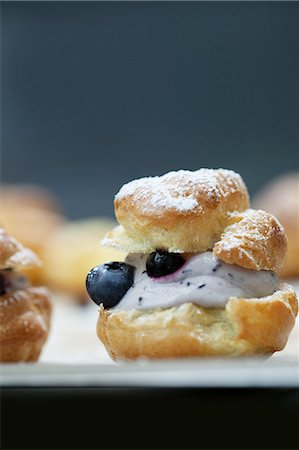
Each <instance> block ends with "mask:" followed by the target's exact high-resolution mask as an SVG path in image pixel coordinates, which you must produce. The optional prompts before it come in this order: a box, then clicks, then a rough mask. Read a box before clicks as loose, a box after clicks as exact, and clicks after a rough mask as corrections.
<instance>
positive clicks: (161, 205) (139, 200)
mask: <svg viewBox="0 0 299 450" xmlns="http://www.w3.org/2000/svg"><path fill="white" fill-rule="evenodd" d="M114 206H115V215H116V218H117V220H118V222H119V223H120V224H121V225H122V228H117V229H116V230H115V231H114V232H112V233H109V234H108V235H107V237H106V239H105V240H104V245H112V246H115V247H118V248H123V249H124V250H128V251H130V252H141V253H150V252H152V251H154V250H155V249H157V248H161V249H167V250H169V251H171V252H181V253H183V252H185V253H186V252H191V253H195V252H201V251H205V250H208V249H210V248H212V247H213V245H214V243H215V242H217V241H218V240H219V239H220V236H221V233H222V232H223V229H224V228H225V227H226V226H227V224H228V221H229V213H231V212H233V211H243V210H245V209H247V208H248V206H249V199H248V193H247V189H246V186H245V184H244V182H243V180H242V178H241V177H240V175H238V174H236V173H235V172H233V171H231V170H225V169H217V170H213V169H199V170H197V171H194V172H191V171H187V170H180V171H178V172H169V173H167V174H165V175H163V176H161V177H149V178H141V179H139V180H134V181H132V182H130V183H128V184H126V185H124V186H123V187H122V189H121V190H120V191H119V193H118V194H117V195H116V197H115V201H114Z"/></svg>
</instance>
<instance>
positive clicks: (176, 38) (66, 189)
mask: <svg viewBox="0 0 299 450" xmlns="http://www.w3.org/2000/svg"><path fill="white" fill-rule="evenodd" d="M298 6H299V5H298V3H294V2H290V3H288V2H281V3H280V2H274V3H271V2H266V3H255V2H252V3H244V2H243V3H236V2H232V3H226V2H220V3H215V2H212V3H199V2H191V3H187V2H184V3H179V2H165V3H162V2H160V3H159V2H152V3H145V2H132V3H129V2H121V3H115V2H111V3H104V2H102V3H96V2H91V3H87V2H85V3H79V2H76V3H72V2H66V3H61V2H60V3H57V2H52V3H46V2H42V3H39V2H33V3H29V2H20V3H13V2H11V3H5V2H2V5H1V7H2V8H1V9H2V74H1V75H2V83H1V84H2V150H3V151H2V154H3V158H2V162H3V169H2V179H3V180H4V181H7V182H32V183H40V184H43V185H45V186H47V187H49V188H51V189H52V190H53V191H54V192H55V193H56V194H57V195H59V197H60V198H61V201H62V202H63V205H64V208H65V211H66V213H67V214H68V215H69V216H70V217H82V216H85V215H99V214H104V215H112V213H113V208H112V200H113V195H114V194H115V193H116V192H117V190H118V189H119V187H120V186H121V185H122V184H123V183H124V182H126V181H128V180H130V179H132V178H136V177H141V176H145V175H157V174H161V173H163V172H166V171H168V170H171V169H179V168H186V169H196V168H199V167H226V168H232V169H235V170H237V171H239V172H240V173H241V174H242V175H243V177H244V179H245V181H246V182H247V184H248V186H249V189H250V192H251V193H254V192H255V191H256V190H257V189H258V188H259V187H260V186H262V185H263V184H264V182H265V181H267V180H269V179H271V178H272V177H273V176H275V175H277V174H279V173H281V172H286V171H289V170H292V169H294V168H295V167H296V165H297V167H298V164H297V163H298V157H297V155H296V151H297V149H298V144H299V139H298V127H297V125H298V123H299V117H298V108H297V106H298V66H297V67H296V63H297V62H298V46H297V47H296V45H297V44H298V39H299V32H298V30H299V26H298V23H299V22H298ZM296 157H297V160H296Z"/></svg>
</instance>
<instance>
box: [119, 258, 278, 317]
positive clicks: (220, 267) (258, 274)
mask: <svg viewBox="0 0 299 450" xmlns="http://www.w3.org/2000/svg"><path fill="white" fill-rule="evenodd" d="M147 257H148V255H144V254H138V253H134V254H129V255H128V256H127V258H126V263H128V264H131V265H132V266H134V267H135V275H134V284H133V286H132V287H131V288H130V289H129V290H128V291H127V293H126V294H125V295H124V297H123V298H122V300H121V301H120V302H119V303H118V304H117V305H116V306H115V307H114V308H113V309H114V310H132V309H151V308H169V307H172V306H175V305H179V304H182V303H195V304H197V305H201V306H205V307H207V308H223V307H225V305H226V303H227V302H228V300H229V298H230V297H243V298H260V297H265V296H267V295H271V294H273V292H275V291H276V290H278V289H279V286H280V282H279V279H278V277H277V275H276V274H275V273H274V272H270V271H265V270H261V271H255V270H248V269H243V268H242V267H239V266H236V265H232V264H226V263H224V262H223V261H220V260H219V259H217V258H216V257H215V256H214V255H213V253H212V252H203V253H198V254H196V255H194V256H192V257H191V258H189V259H187V261H186V262H185V264H184V265H183V266H182V267H181V268H180V269H179V270H177V271H176V272H174V273H173V274H171V275H167V276H164V277H159V278H151V277H149V276H148V275H147V273H146V260H147Z"/></svg>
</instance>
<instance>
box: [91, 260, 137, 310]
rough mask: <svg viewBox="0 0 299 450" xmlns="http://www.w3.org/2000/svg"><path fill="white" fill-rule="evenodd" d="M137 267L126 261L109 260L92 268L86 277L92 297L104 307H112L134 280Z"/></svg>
mask: <svg viewBox="0 0 299 450" xmlns="http://www.w3.org/2000/svg"><path fill="white" fill-rule="evenodd" d="M134 270H135V267H133V266H131V265H130V264H126V263H124V262H109V263H106V264H102V265H101V266H96V267H94V268H93V269H91V270H90V271H89V272H88V274H87V278H86V289H87V292H88V294H89V296H90V298H91V299H92V300H93V301H94V302H95V303H96V304H97V305H100V304H101V303H102V304H103V306H104V308H106V309H107V308H112V307H113V306H115V305H117V303H118V302H119V301H120V300H121V299H122V298H123V296H124V295H125V293H126V292H127V290H128V289H129V288H130V287H131V286H132V284H133V282H134Z"/></svg>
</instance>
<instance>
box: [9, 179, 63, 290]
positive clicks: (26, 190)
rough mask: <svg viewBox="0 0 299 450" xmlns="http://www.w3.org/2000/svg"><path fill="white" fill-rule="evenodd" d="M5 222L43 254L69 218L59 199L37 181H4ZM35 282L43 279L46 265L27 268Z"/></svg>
mask: <svg viewBox="0 0 299 450" xmlns="http://www.w3.org/2000/svg"><path fill="white" fill-rule="evenodd" d="M0 202H1V225H2V226H3V227H4V228H5V229H6V230H7V231H8V232H9V233H10V234H11V235H12V236H15V238H16V239H17V240H19V241H20V242H22V244H23V245H25V246H26V247H28V248H30V249H31V250H33V251H34V252H35V253H36V254H37V255H38V256H39V257H40V258H42V247H43V246H44V244H45V242H46V241H47V240H48V238H49V236H50V235H51V234H52V233H53V231H55V230H56V229H57V228H58V227H60V226H61V225H62V224H63V223H64V221H65V219H64V217H63V216H62V214H61V212H60V207H59V203H58V201H57V199H56V198H55V197H54V196H53V195H52V194H51V193H50V192H49V191H48V190H46V189H44V188H41V187H39V186H34V185H27V184H24V185H4V186H2V189H1V194H0ZM27 276H28V277H29V278H30V280H31V282H32V283H34V284H38V283H40V282H41V281H42V266H40V267H32V268H31V269H29V270H28V271H27Z"/></svg>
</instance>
